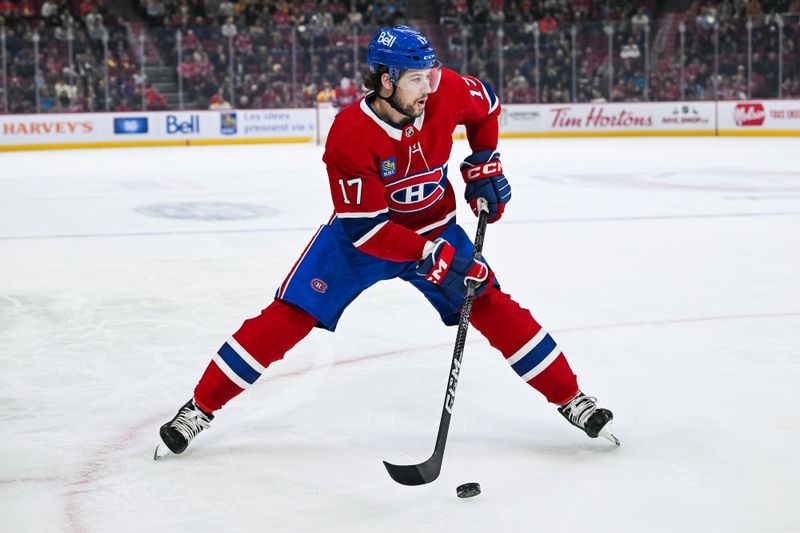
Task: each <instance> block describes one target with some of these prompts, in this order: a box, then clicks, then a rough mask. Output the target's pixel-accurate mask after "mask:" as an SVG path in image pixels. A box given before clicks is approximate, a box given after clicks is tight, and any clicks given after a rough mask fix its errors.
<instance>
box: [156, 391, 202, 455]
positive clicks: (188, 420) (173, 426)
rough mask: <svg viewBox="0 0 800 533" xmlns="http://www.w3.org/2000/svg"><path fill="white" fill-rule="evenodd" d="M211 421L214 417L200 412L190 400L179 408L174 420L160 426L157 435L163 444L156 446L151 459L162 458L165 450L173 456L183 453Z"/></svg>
mask: <svg viewBox="0 0 800 533" xmlns="http://www.w3.org/2000/svg"><path fill="white" fill-rule="evenodd" d="M212 420H214V415H212V414H209V413H206V412H204V411H202V410H201V409H200V408H199V407H197V404H196V403H194V398H192V399H191V400H189V401H188V402H186V405H184V406H183V407H181V408H180V410H179V411H178V414H176V415H175V418H173V419H172V420H170V421H169V422H167V423H166V424H164V425H163V426H161V430H160V431H159V433H160V434H161V440H162V441H164V442H163V444H159V445H158V446H156V451H155V454H153V459H156V460H157V459H158V458H159V457H163V456H164V455H166V454H167V450H169V451H171V452H172V453H175V454H178V453H183V451H184V450H185V449H186V447H187V446H189V443H190V442H192V439H193V438H195V437H196V436H197V434H198V433H200V432H201V431H203V430H204V429H208V426H209V424H210V423H211V421H212Z"/></svg>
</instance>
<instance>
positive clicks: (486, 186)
mask: <svg viewBox="0 0 800 533" xmlns="http://www.w3.org/2000/svg"><path fill="white" fill-rule="evenodd" d="M461 176H462V177H463V178H464V182H465V183H466V184H467V186H466V188H465V189H464V198H465V199H466V200H467V202H469V205H470V207H471V208H472V212H473V213H475V216H478V215H479V213H478V198H483V199H485V200H486V203H487V204H488V206H489V219H488V222H489V223H492V222H497V221H498V220H500V217H502V216H503V211H505V208H506V204H507V203H508V202H509V200H511V185H509V184H508V180H507V179H506V177H505V176H504V175H503V165H502V164H501V163H500V153H499V152H496V151H494V150H482V151H480V152H475V153H474V154H472V155H471V156H469V157H468V158H466V159H465V160H464V162H463V163H461Z"/></svg>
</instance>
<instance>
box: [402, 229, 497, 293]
mask: <svg viewBox="0 0 800 533" xmlns="http://www.w3.org/2000/svg"><path fill="white" fill-rule="evenodd" d="M433 242H434V243H435V246H434V248H433V250H432V251H431V252H430V253H429V254H428V255H427V257H425V259H423V260H422V261H420V262H419V264H418V265H417V274H419V275H420V276H425V279H426V280H428V281H430V282H431V283H433V284H435V285H440V286H442V287H444V288H446V289H448V290H450V291H453V292H456V293H458V294H459V295H461V297H462V298H463V297H464V296H465V295H466V293H467V280H474V281H477V282H478V286H477V287H476V288H475V295H476V296H477V295H479V294H481V293H482V292H483V291H484V290H486V287H487V285H488V283H487V280H488V279H489V267H488V266H486V263H484V262H482V261H475V260H474V259H472V258H471V257H466V256H464V255H463V254H460V253H458V251H456V249H455V248H453V246H452V245H451V244H450V243H449V242H447V241H446V240H444V239H442V238H439V239H436V240H435V241H433Z"/></svg>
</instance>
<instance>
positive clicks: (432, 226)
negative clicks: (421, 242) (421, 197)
mask: <svg viewBox="0 0 800 533" xmlns="http://www.w3.org/2000/svg"><path fill="white" fill-rule="evenodd" d="M455 216H456V212H455V211H453V212H451V213H448V214H447V216H446V217H444V218H443V219H442V220H440V221H439V222H434V223H433V224H429V225H427V226H425V227H424V228H420V229H418V230H416V231H415V233H419V234H420V235H422V234H423V233H428V232H429V231H431V230H434V229H436V228H440V227H442V226H444V225H445V224H447V223H448V222H450V220H452V219H453V218H455Z"/></svg>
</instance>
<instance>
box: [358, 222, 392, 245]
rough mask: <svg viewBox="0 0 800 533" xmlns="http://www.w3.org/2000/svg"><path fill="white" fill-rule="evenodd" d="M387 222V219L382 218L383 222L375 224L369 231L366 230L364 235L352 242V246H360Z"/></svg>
mask: <svg viewBox="0 0 800 533" xmlns="http://www.w3.org/2000/svg"><path fill="white" fill-rule="evenodd" d="M388 223H389V221H388V220H384V221H383V222H381V223H380V224H378V225H377V226H375V227H374V228H372V229H371V230H369V232H367V234H366V235H364V236H363V237H361V238H360V239H358V240H357V241H356V242H354V243H353V246H355V247H356V248H358V247H359V246H361V245H362V244H364V243H365V242H367V241H368V240H370V239H371V238H372V237H373V236H374V235H375V234H376V233H378V232H379V231H380V230H381V228H382V227H384V226H385V225H386V224H388Z"/></svg>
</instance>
